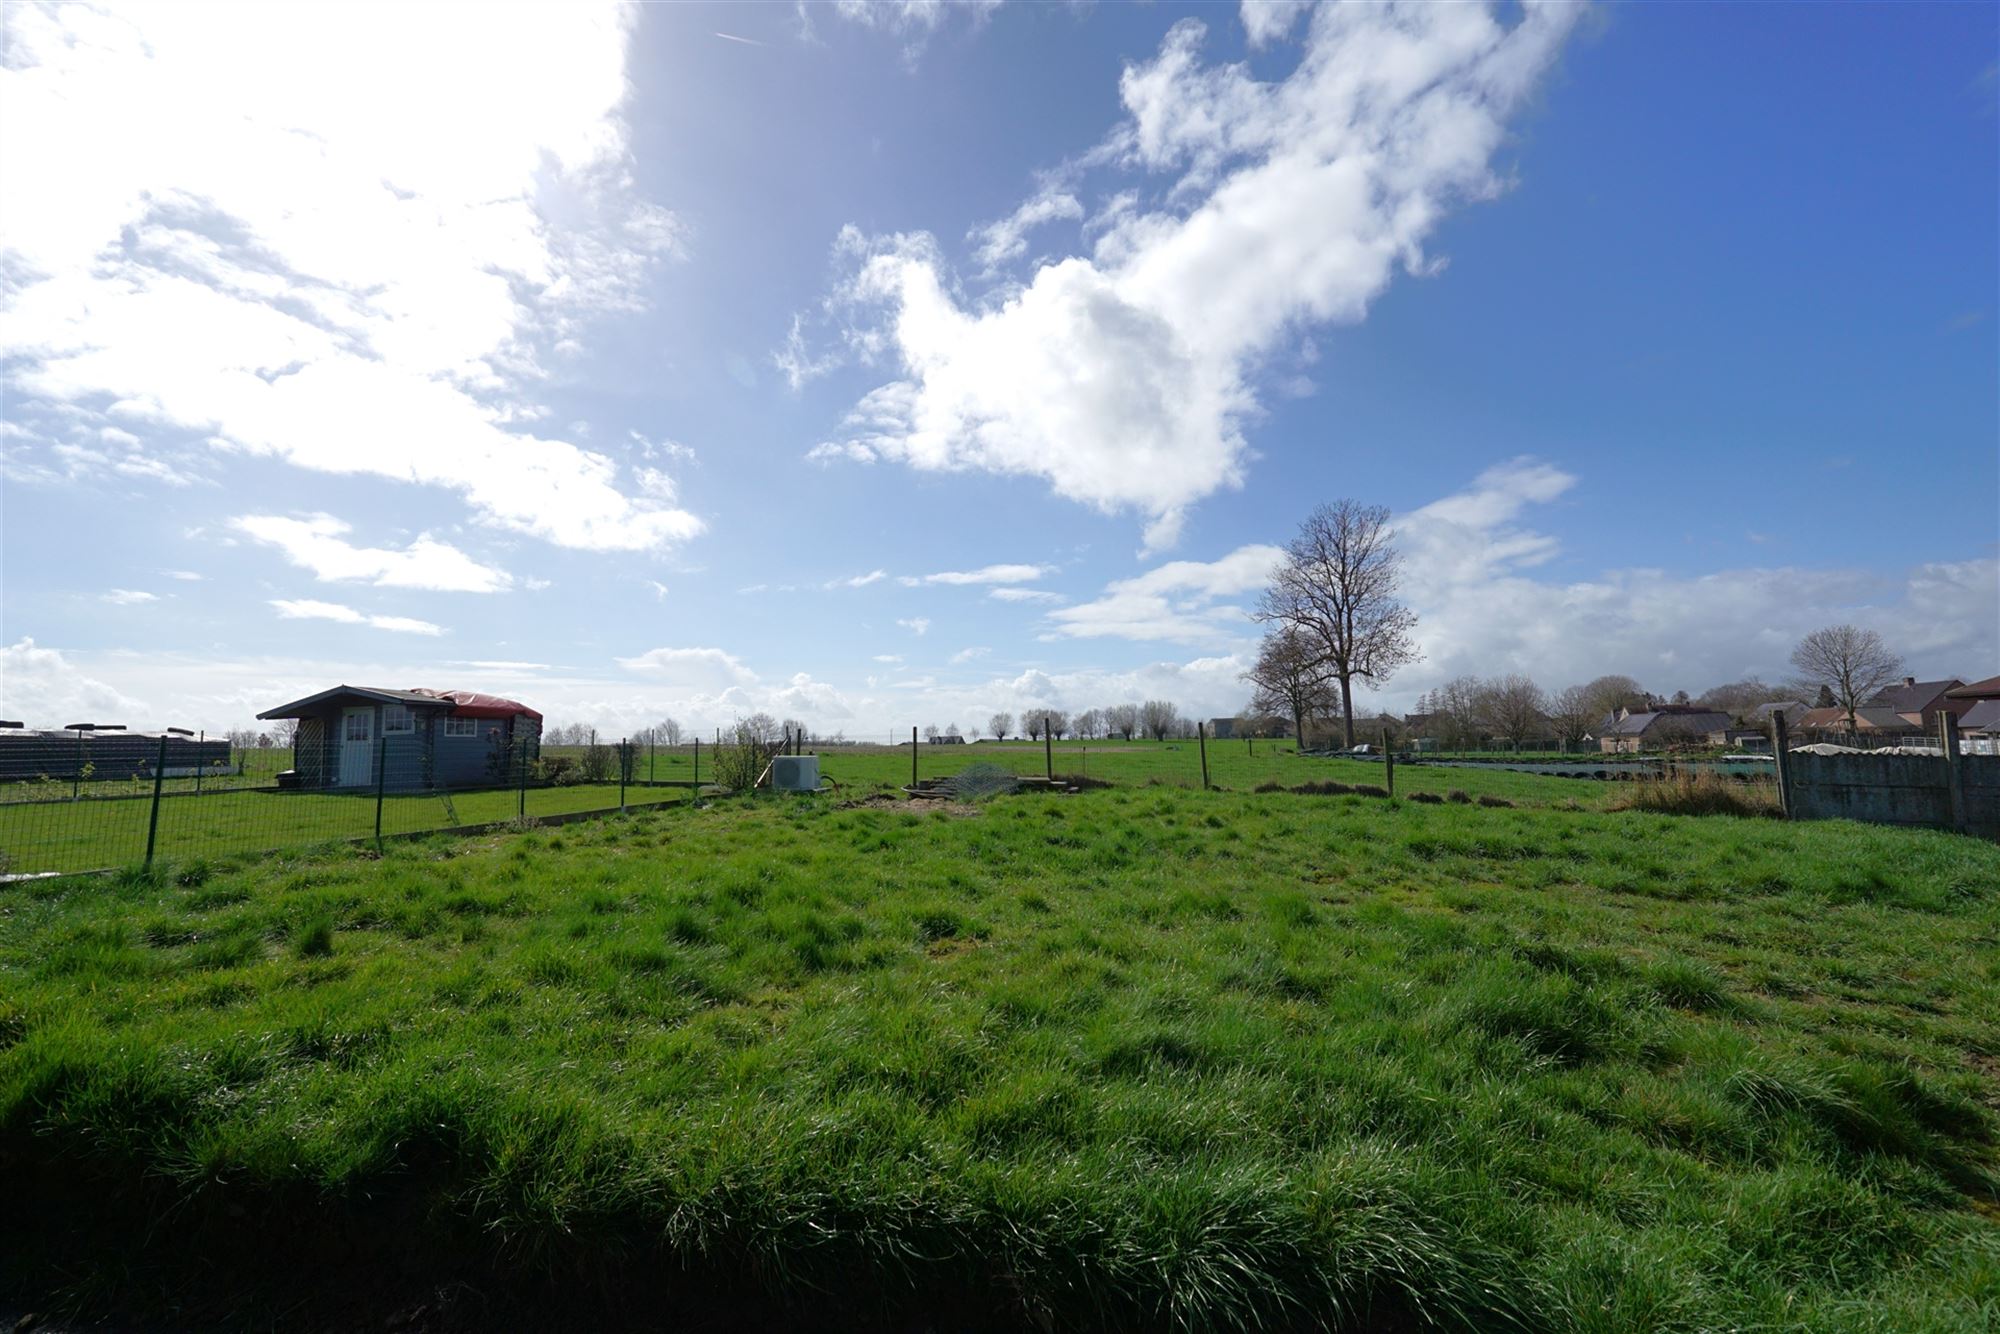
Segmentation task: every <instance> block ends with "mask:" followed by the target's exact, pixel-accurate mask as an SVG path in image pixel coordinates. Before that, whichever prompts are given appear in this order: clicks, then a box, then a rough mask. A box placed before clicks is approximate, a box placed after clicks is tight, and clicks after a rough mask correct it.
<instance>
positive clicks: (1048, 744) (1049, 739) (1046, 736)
mask: <svg viewBox="0 0 2000 1334" xmlns="http://www.w3.org/2000/svg"><path fill="white" fill-rule="evenodd" d="M1055 737H1056V730H1055V729H1054V728H1053V727H1050V726H1049V720H1048V719H1047V718H1046V717H1044V718H1043V719H1042V777H1044V778H1046V779H1048V780H1049V781H1050V782H1051V783H1053V782H1055V781H1056V740H1055Z"/></svg>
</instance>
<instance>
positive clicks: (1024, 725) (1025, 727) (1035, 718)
mask: <svg viewBox="0 0 2000 1334" xmlns="http://www.w3.org/2000/svg"><path fill="white" fill-rule="evenodd" d="M1048 716H1049V711H1048V710H1047V709H1026V710H1023V711H1022V714H1021V730H1022V731H1023V732H1026V733H1027V734H1028V740H1030V741H1040V740H1041V739H1042V729H1043V728H1044V727H1046V726H1048Z"/></svg>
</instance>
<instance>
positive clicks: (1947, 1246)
mask: <svg viewBox="0 0 2000 1334" xmlns="http://www.w3.org/2000/svg"><path fill="white" fill-rule="evenodd" d="M1166 758H1167V757H1166V756H1164V755H1163V756H1162V757H1161V759H1162V762H1164V761H1165V759H1166ZM1212 758H1213V757H1212ZM1246 759H1247V757H1246ZM1293 762H1294V763H1303V762H1298V761H1293ZM1371 772H1379V771H1378V770H1374V769H1373V768H1372V767H1371V766H1365V765H1349V766H1344V767H1343V768H1332V767H1329V766H1327V765H1324V764H1320V765H1317V766H1315V767H1314V768H1313V769H1312V770H1311V773H1312V774H1314V775H1315V776H1340V777H1342V778H1345V779H1347V780H1348V781H1353V780H1356V779H1358V780H1360V781H1369V780H1368V775H1369V774H1370V773H1371ZM1418 772H1421V771H1414V772H1413V774H1412V776H1413V777H1414V776H1416V773H1418ZM857 777H858V776H857ZM1400 777H1401V775H1400V774H1399V778H1400ZM1427 777H1428V776H1427ZM1441 777H1447V776H1441ZM1471 777H1475V778H1484V779H1490V780H1492V781H1494V782H1496V783H1504V784H1505V785H1506V787H1507V790H1508V791H1509V792H1511V793H1513V794H1514V795H1515V796H1517V797H1523V798H1524V799H1525V798H1528V797H1529V796H1530V794H1540V796H1539V799H1537V800H1535V802H1534V804H1532V805H1530V804H1517V805H1516V806H1514V807H1512V808H1498V807H1483V806H1479V805H1472V804H1453V803H1443V804H1421V803H1417V802H1413V801H1403V800H1399V801H1396V802H1387V801H1383V800H1381V799H1379V798H1367V797H1358V796H1335V797H1323V796H1306V795H1299V794H1294V793H1290V792H1270V793H1261V794H1260V793H1255V792H1250V791H1243V790H1238V791H1233V792H1219V793H1218V792H1200V791H1190V790H1185V789H1182V788H1178V787H1170V786H1161V787H1154V788H1147V787H1143V786H1136V787H1135V786H1128V787H1122V788H1118V789H1110V790H1104V789H1098V790H1090V791H1086V792H1084V793H1082V794H1080V795H1077V796H1073V797H1028V796H1017V797H999V798H995V799H992V800H990V801H987V802H984V803H981V804H979V805H977V806H967V807H950V808H943V809H927V810H924V811H921V812H919V811H913V810H910V809H908V808H907V807H906V806H905V805H902V804H898V803H894V802H891V801H889V800H887V799H886V798H881V797H875V798H871V799H864V800H862V801H860V802H858V803H855V804H843V803H841V802H837V801H834V800H828V799H825V798H819V799H773V798H763V799H759V800H756V801H724V802H719V803H717V804H716V805H715V806H714V807H713V808H711V809H709V810H706V811H701V812H693V811H683V810H667V811H663V812H660V813H655V814H645V815H638V816H633V817H629V818H621V819H612V820H607V821H603V822H600V823H593V824H586V825H574V826H567V827H564V828H560V829H552V830H542V831H530V832H526V833H519V834H503V835H493V836H486V837H481V838H473V839H452V840H434V841H425V842H416V843H407V844H400V845H392V847H391V849H390V851H389V853H388V855H387V856H386V857H383V858H381V859H379V860H378V859H376V858H374V857H373V856H370V855H365V854H362V853H360V852H354V851H338V850H322V851H320V852H317V853H314V854H310V855H292V856H287V857H282V858H273V859H268V860H262V861H243V862H241V863H237V864H220V865H218V864H208V863H192V864H183V865H179V866H176V867H173V868H171V869H166V870H162V871H161V872H159V873H157V874H154V875H150V876H149V875H144V874H138V873H132V874H127V875H125V876H123V877H120V878H116V879H71V880H60V881H42V882H34V883H31V884H26V885H19V886H15V887H12V888H9V889H6V890H0V1174H4V1176H0V1196H4V1197H5V1199H6V1201H7V1203H6V1206H5V1210H4V1212H5V1215H6V1216H7V1218H8V1219H9V1221H10V1222H11V1223H17V1224H18V1223H20V1222H21V1221H23V1220H27V1219H33V1220H34V1224H35V1225H34V1226H33V1227H32V1228H20V1229H17V1231H16V1235H15V1236H14V1237H13V1244H11V1245H8V1246H0V1285H4V1291H5V1292H6V1293H9V1294H12V1295H13V1296H15V1297H16V1299H17V1301H19V1302H25V1303H31V1304H33V1305H34V1306H35V1309H47V1308H46V1306H44V1305H43V1303H47V1302H50V1301H54V1302H56V1303H58V1304H60V1303H62V1302H64V1301H70V1302H80V1303H83V1304H84V1305H86V1306H94V1307H114V1308H115V1307H118V1306H120V1305H123V1306H125V1307H126V1308H127V1309H137V1310H139V1311H141V1312H144V1313H150V1314H152V1315H153V1316H155V1317H156V1318H157V1317H158V1316H159V1315H160V1313H167V1314H168V1315H170V1316H171V1317H172V1320H171V1321H170V1322H169V1323H170V1324H171V1325H178V1326H180V1327H208V1326H211V1325H213V1324H215V1323H217V1322H219V1321H220V1320H222V1319H223V1318H224V1317H225V1316H229V1315H232V1314H233V1315H235V1316H237V1317H239V1318H243V1319H247V1320H251V1321H253V1322H261V1323H263V1324H265V1325H267V1326H268V1325H270V1324H283V1325H288V1326H297V1325H310V1326H312V1327H325V1328H341V1327H358V1326H360V1325H363V1324H366V1325H368V1326H369V1327H373V1328H381V1327H382V1322H383V1318H384V1315H385V1313H388V1314H391V1315H393V1316H394V1317H395V1319H397V1320H398V1321H399V1322H400V1323H402V1324H403V1325H404V1327H415V1328H456V1327H463V1328H478V1327H492V1326H493V1325H495V1324H496V1323H511V1324H514V1325H516V1327H518V1326H519V1325H520V1324H522V1323H535V1324H538V1325H541V1326H544V1327H548V1326H568V1327H573V1328H579V1329H581V1328H604V1327H606V1326H611V1325H617V1326H624V1325H633V1326H637V1325H648V1324H667V1323H672V1322H673V1321H674V1320H676V1319H678V1318H681V1317H686V1318H689V1319H700V1320H706V1321H710V1322H712V1327H719V1328H728V1327H740V1328H755V1327H759V1326H769V1325H771V1324H774V1323H778V1322H781V1321H782V1322H784V1323H787V1324H791V1325H794V1326H822V1327H854V1326H868V1325H879V1326H883V1327H890V1328H900V1329H910V1328H922V1327H925V1326H926V1323H928V1324H929V1326H930V1327H935V1328H961V1327H964V1328H970V1327H992V1328H1018V1327H1021V1326H1022V1325H1039V1326H1041V1327H1043V1328H1054V1329H1068V1328H1077V1327H1126V1328H1162V1327H1175V1328H1188V1329H1195V1328H1210V1327H1224V1328H1227V1327H1254V1326H1263V1327H1281V1328H1284V1327H1290V1328H1319V1327H1324V1326H1325V1325H1327V1324H1334V1325H1338V1326H1343V1327H1347V1328H1354V1329H1366V1330H1390V1329H1409V1328H1423V1327H1432V1326H1442V1327H1459V1328H1472V1329H1492V1328H1498V1327H1514V1328H1523V1329H1557V1330H1605V1331H1610V1330H1628V1329H1653V1330H1690V1331H1692V1330H1706V1329H1724V1328H1740V1329H1749V1328H1754V1329H1816V1330H1817V1329H1827V1330H1856V1331H1859V1330H1880V1331H1890V1330H1934V1329H1935V1330H1968V1331H1970V1330H1989V1329H1992V1328H1993V1327H1994V1323H1995V1320H1996V1317H2000V1202H1996V1182H2000V1177H1997V1176H1996V1173H2000V1156H1997V1155H1996V1135H1997V1134H2000V1079H1997V1078H1996V1076H2000V948H1996V947H2000V849H1996V848H1995V847H1994V846H1992V845H1990V844H1985V843H1980V842H1977V841H1974V840H1970V839H1965V838H1960V837H1956V836H1951V835H1946V834H1937V833H1927V832H1914V831H1906V830H1895V829H1882V828H1872V827H1865V826H1859V825H1853V824H1847V823H1840V822H1834V823H1825V824H1817V825H1810V826H1798V825H1786V824H1782V823H1779V822H1775V821H1768V820H1755V819H1730V818H1709V819H1691V818H1682V817H1671V816H1657V815H1650V814H1643V813H1638V812H1608V811H1603V810H1595V809H1572V808H1570V805H1569V803H1570V801H1571V790H1572V789H1573V788H1583V789H1584V790H1585V792H1586V793H1588V792H1590V791H1592V790H1595V789H1592V787H1591V785H1587V784H1564V783H1556V782H1551V781H1549V780H1539V779H1534V778H1532V777H1531V776H1527V775H1516V774H1493V775H1472V776H1471ZM1448 778H1449V779H1450V780H1451V781H1453V782H1468V781H1470V779H1469V778H1468V777H1467V776H1465V775H1464V774H1463V773H1462V772H1454V773H1451V774H1449V775H1448ZM1232 781H1234V782H1236V783H1238V784H1243V779H1242V778H1240V777H1239V778H1236V779H1233V780H1232ZM1243 785H1246V786H1247V784H1243ZM854 786H855V787H856V788H859V787H862V786H865V784H862V783H860V782H857V783H856V784H855V785H854ZM1510 799H1511V798H1510ZM441 1294H442V1295H441ZM412 1303H415V1304H416V1305H415V1306H414V1307H413V1306H412V1305H411V1304H412ZM398 1312H400V1314H396V1313H398ZM287 1313H289V1318H288V1316H287ZM307 1314H309V1315H310V1320H308V1319H306V1316H307ZM530 1316H532V1321H531V1320H530Z"/></svg>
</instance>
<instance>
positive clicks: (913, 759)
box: [910, 727, 917, 794]
mask: <svg viewBox="0 0 2000 1334" xmlns="http://www.w3.org/2000/svg"><path fill="white" fill-rule="evenodd" d="M916 786H917V729H916V728H914V727H912V728H911V729H910V787H911V789H912V793H913V794H914V790H915V788H916Z"/></svg>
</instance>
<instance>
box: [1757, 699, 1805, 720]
mask: <svg viewBox="0 0 2000 1334" xmlns="http://www.w3.org/2000/svg"><path fill="white" fill-rule="evenodd" d="M1779 709H1783V710H1784V711H1785V714H1786V716H1787V717H1791V716H1794V715H1798V714H1805V713H1811V712H1812V706H1811V705H1809V704H1807V703H1806V702H1805V701H1804V700H1802V699H1774V700H1772V701H1771V702H1770V703H1768V704H1759V705H1758V706H1757V707H1756V708H1754V709H1752V710H1750V716H1751V717H1753V718H1762V719H1764V720H1765V721H1766V722H1769V721H1770V718H1771V715H1772V714H1773V713H1775V712H1777V711H1778V710H1779Z"/></svg>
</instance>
